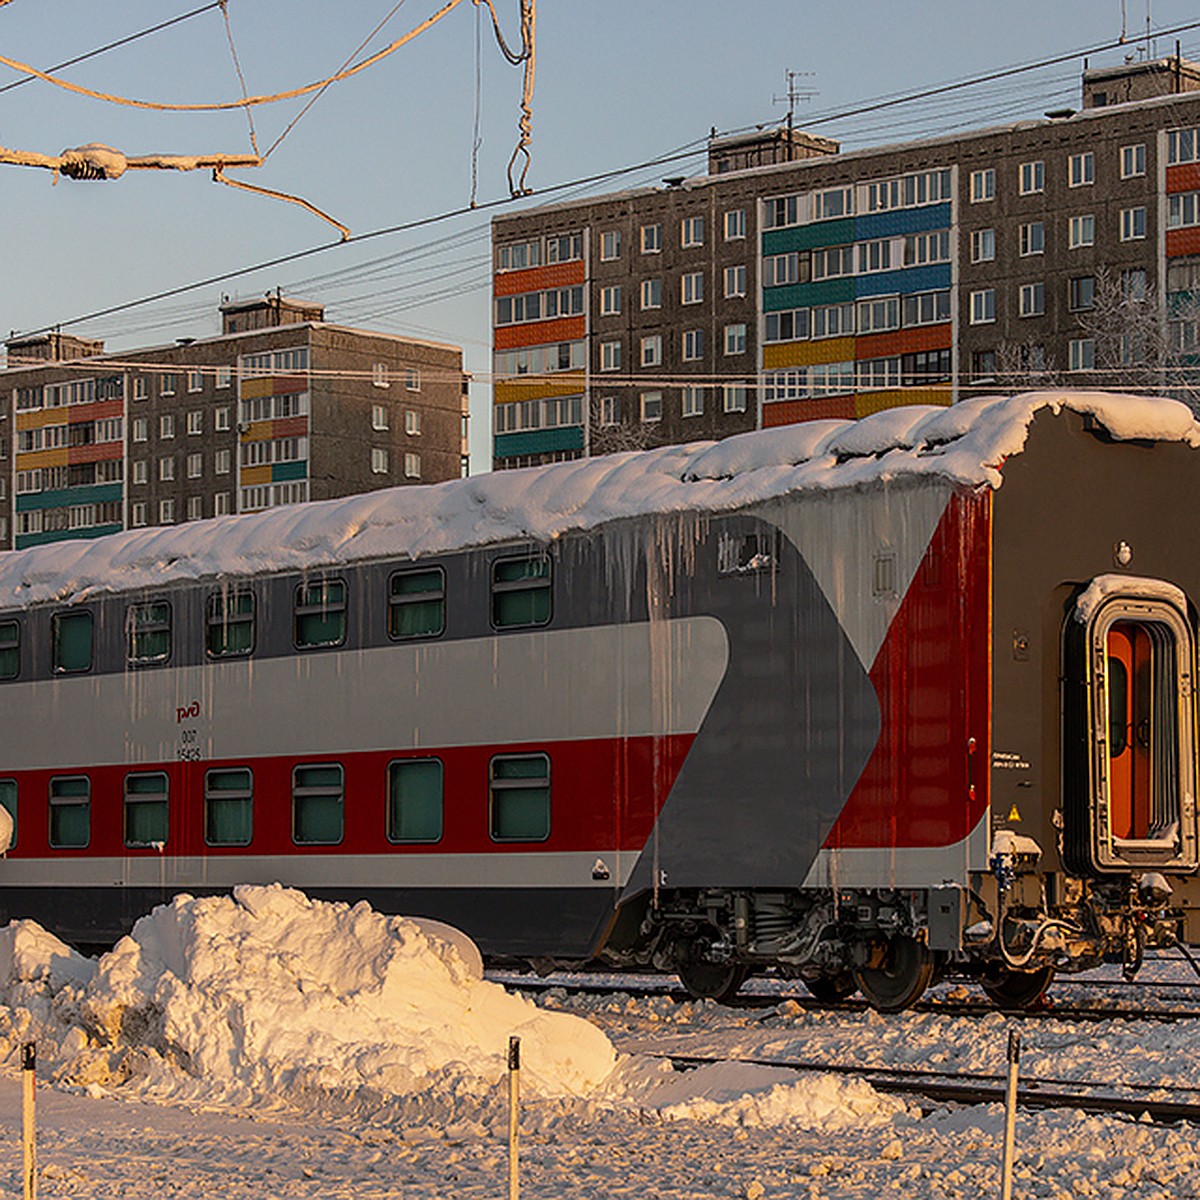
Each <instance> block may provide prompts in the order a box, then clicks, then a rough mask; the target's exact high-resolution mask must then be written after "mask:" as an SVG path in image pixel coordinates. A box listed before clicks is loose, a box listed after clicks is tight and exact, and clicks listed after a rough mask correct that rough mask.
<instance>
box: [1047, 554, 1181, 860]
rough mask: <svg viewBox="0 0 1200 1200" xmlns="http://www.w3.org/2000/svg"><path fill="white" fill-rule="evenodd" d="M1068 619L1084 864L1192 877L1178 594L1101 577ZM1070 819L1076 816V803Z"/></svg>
mask: <svg viewBox="0 0 1200 1200" xmlns="http://www.w3.org/2000/svg"><path fill="white" fill-rule="evenodd" d="M1069 619H1070V620H1071V621H1073V622H1074V623H1075V624H1076V626H1077V628H1078V627H1082V629H1081V630H1080V632H1081V633H1082V637H1077V639H1076V645H1077V646H1078V649H1079V651H1081V652H1082V654H1080V655H1079V657H1081V658H1082V659H1083V661H1082V662H1078V663H1077V666H1081V667H1082V668H1083V670H1082V678H1079V673H1078V671H1077V672H1076V673H1075V674H1076V682H1077V684H1078V686H1079V688H1080V691H1081V693H1082V695H1081V699H1083V700H1085V702H1086V717H1085V720H1084V721H1082V722H1081V723H1080V724H1081V728H1080V729H1079V732H1080V733H1081V734H1083V737H1081V738H1079V739H1078V740H1077V741H1076V743H1075V745H1076V747H1077V749H1078V750H1083V747H1085V746H1086V747H1087V750H1086V752H1085V753H1086V758H1087V760H1088V761H1087V763H1086V785H1087V786H1086V800H1087V802H1086V808H1085V811H1086V817H1085V820H1086V823H1087V825H1088V826H1089V830H1088V833H1089V836H1088V838H1087V841H1088V842H1089V843H1090V846H1089V850H1090V854H1089V857H1090V859H1091V863H1090V866H1091V867H1092V869H1093V870H1096V871H1099V872H1102V873H1107V872H1118V871H1129V870H1133V869H1137V868H1148V867H1156V868H1170V869H1174V870H1192V869H1194V868H1195V867H1196V865H1197V837H1196V802H1195V763H1194V742H1195V733H1194V722H1195V713H1194V698H1193V694H1192V682H1193V673H1194V640H1193V636H1192V629H1191V625H1190V623H1189V621H1188V617H1187V611H1186V602H1185V601H1184V599H1183V595H1182V593H1179V592H1178V591H1177V589H1174V588H1170V587H1169V585H1164V584H1161V583H1157V582H1156V581H1145V580H1136V579H1128V578H1124V577H1119V578H1117V577H1112V576H1106V577H1102V579H1101V580H1098V581H1095V582H1094V583H1093V585H1092V587H1090V588H1089V589H1088V590H1087V591H1085V593H1084V594H1083V595H1082V596H1081V597H1080V599H1079V602H1078V603H1077V605H1076V608H1075V612H1074V613H1073V614H1072V616H1071V618H1069ZM1068 674H1069V675H1070V674H1072V672H1070V671H1068ZM1070 753H1071V742H1070V740H1068V754H1070ZM1078 765H1079V766H1081V767H1082V766H1084V765H1085V764H1082V763H1081V764H1078ZM1076 813H1077V815H1078V816H1084V813H1082V812H1079V807H1078V806H1077V807H1076Z"/></svg>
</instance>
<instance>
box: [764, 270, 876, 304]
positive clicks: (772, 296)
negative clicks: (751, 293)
mask: <svg viewBox="0 0 1200 1200" xmlns="http://www.w3.org/2000/svg"><path fill="white" fill-rule="evenodd" d="M853 299H854V276H853V275H848V276H846V277H845V278H844V279H822V280H821V282H820V283H794V284H791V285H790V286H788V287H777V288H764V289H763V311H764V312H781V311H783V310H784V309H788V308H808V307H809V306H811V305H814V304H845V303H846V301H848V300H853Z"/></svg>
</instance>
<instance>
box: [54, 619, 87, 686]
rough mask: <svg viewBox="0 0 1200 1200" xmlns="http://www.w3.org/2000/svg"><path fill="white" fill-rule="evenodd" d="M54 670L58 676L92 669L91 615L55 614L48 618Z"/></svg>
mask: <svg viewBox="0 0 1200 1200" xmlns="http://www.w3.org/2000/svg"><path fill="white" fill-rule="evenodd" d="M50 630H51V641H52V645H53V654H54V670H55V671H56V672H59V673H60V674H65V673H67V672H71V671H90V670H91V669H92V614H91V613H90V612H87V611H86V610H85V611H83V612H63V613H55V614H54V616H53V617H51V618H50Z"/></svg>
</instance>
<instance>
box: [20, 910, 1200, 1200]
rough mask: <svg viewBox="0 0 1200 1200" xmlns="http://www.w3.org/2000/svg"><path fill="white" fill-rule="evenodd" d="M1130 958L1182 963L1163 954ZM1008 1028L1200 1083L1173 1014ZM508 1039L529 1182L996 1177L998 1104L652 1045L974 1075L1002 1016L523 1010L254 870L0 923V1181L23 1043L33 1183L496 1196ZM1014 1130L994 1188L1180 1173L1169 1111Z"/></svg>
mask: <svg viewBox="0 0 1200 1200" xmlns="http://www.w3.org/2000/svg"><path fill="white" fill-rule="evenodd" d="M1153 969H1154V970H1155V971H1156V972H1157V973H1158V974H1159V975H1160V976H1165V977H1170V976H1171V975H1172V974H1174V975H1175V976H1176V977H1177V978H1179V979H1180V980H1184V979H1186V976H1185V975H1184V974H1183V972H1184V971H1186V970H1187V968H1186V967H1184V966H1183V965H1182V964H1178V965H1176V964H1165V963H1160V964H1155V965H1154V968H1153ZM951 986H953V985H951ZM1067 986H1068V987H1069V986H1070V985H1067ZM1137 995H1138V996H1139V997H1142V996H1143V995H1144V993H1142V992H1138V993H1137ZM1181 995H1182V993H1179V992H1175V993H1169V992H1166V991H1164V992H1163V997H1164V998H1166V997H1168V996H1170V997H1171V998H1172V1000H1173V1001H1174V1002H1176V1003H1179V1002H1181V1000H1180V997H1181ZM1130 998H1131V997H1123V1001H1124V1002H1126V1003H1127V1002H1128V1001H1129V1000H1130ZM1145 1002H1146V1003H1147V1004H1149V1003H1154V1004H1156V1005H1157V1004H1158V1002H1159V998H1158V996H1157V995H1154V993H1151V994H1150V995H1146V996H1145ZM1021 1033H1022V1038H1023V1044H1024V1049H1023V1055H1022V1071H1023V1074H1025V1075H1028V1076H1035V1075H1036V1076H1039V1077H1042V1078H1055V1079H1076V1078H1077V1079H1093V1080H1094V1079H1107V1080H1111V1081H1112V1082H1114V1083H1129V1082H1135V1081H1140V1082H1143V1083H1147V1084H1153V1085H1156V1086H1157V1085H1161V1086H1162V1087H1163V1089H1164V1092H1163V1094H1164V1095H1170V1094H1171V1091H1170V1089H1172V1088H1185V1087H1198V1088H1200V1055H1197V1053H1196V1051H1195V1048H1194V1043H1195V1036H1196V1026H1195V1025H1194V1023H1192V1022H1190V1021H1183V1022H1179V1023H1176V1024H1162V1023H1152V1022H1129V1021H1121V1020H1113V1021H1106V1022H1096V1023H1087V1024H1081V1023H1069V1022H1066V1021H1063V1020H1059V1019H1056V1018H1054V1017H1053V1016H1048V1017H1045V1018H1038V1019H1036V1020H1032V1021H1026V1022H1024V1023H1022V1025H1021ZM510 1034H517V1035H518V1036H520V1037H521V1040H522V1092H523V1106H522V1120H521V1129H522V1157H521V1185H522V1187H521V1190H522V1195H524V1196H527V1197H547V1198H549V1197H556V1198H559V1197H587V1198H588V1200H593V1198H599V1197H606V1198H607V1197H620V1196H637V1197H639V1198H643V1197H644V1198H649V1200H653V1198H655V1197H658V1198H660V1200H666V1198H668V1197H671V1198H675V1197H680V1198H682V1197H688V1198H693V1197H709V1196H712V1197H718V1196H721V1197H724V1196H733V1197H745V1198H747V1200H767V1198H776V1197H779V1198H782V1197H801V1196H803V1197H809V1196H822V1197H831V1198H835V1200H836V1198H846V1197H855V1198H863V1197H875V1196H879V1195H883V1194H885V1193H888V1192H890V1191H893V1190H895V1191H898V1192H903V1193H905V1194H907V1195H909V1196H914V1197H925V1196H929V1197H962V1198H967V1197H969V1198H970V1200H976V1197H978V1196H979V1195H980V1194H995V1193H997V1191H998V1176H999V1143H1000V1135H1001V1129H1002V1123H1003V1117H1002V1113H1001V1112H1000V1110H999V1107H998V1106H983V1107H969V1108H954V1109H951V1108H947V1107H939V1106H935V1105H931V1104H928V1103H926V1104H924V1105H921V1106H918V1105H916V1104H914V1103H905V1102H903V1101H901V1100H898V1099H896V1098H895V1097H892V1096H888V1095H883V1094H881V1093H878V1092H876V1091H875V1090H874V1089H873V1088H871V1087H870V1085H869V1084H868V1083H866V1082H865V1081H862V1080H858V1079H853V1078H846V1077H838V1076H834V1075H831V1074H828V1073H823V1072H820V1071H809V1072H798V1071H795V1070H790V1069H784V1068H771V1067H753V1066H746V1065H737V1064H732V1065H731V1064H719V1065H713V1066H707V1067H701V1068H699V1069H698V1070H695V1071H691V1072H684V1073H679V1072H675V1071H673V1070H672V1069H671V1068H670V1067H669V1066H667V1065H666V1064H664V1063H663V1062H662V1061H661V1060H659V1059H656V1058H654V1057H652V1055H653V1054H661V1053H663V1052H666V1051H678V1052H684V1053H688V1054H695V1055H719V1056H724V1057H737V1056H744V1057H756V1058H788V1059H803V1060H806V1061H813V1062H822V1061H824V1062H830V1063H851V1062H853V1063H864V1064H879V1063H889V1064H894V1065H895V1064H904V1065H922V1066H927V1067H936V1068H938V1069H942V1070H955V1069H964V1070H970V1071H991V1072H997V1073H998V1072H1001V1071H1002V1070H1003V1065H1004V1062H1003V1060H1004V1049H1005V1043H1006V1037H1007V1022H1006V1019H1005V1018H1004V1017H1002V1016H1001V1015H999V1014H994V1015H990V1016H987V1017H984V1018H965V1017H953V1016H947V1015H944V1014H939V1013H936V1012H924V1013H915V1014H904V1015H901V1016H891V1017H880V1016H878V1015H876V1014H873V1013H865V1012H864V1013H847V1012H836V1013H835V1012H825V1011H822V1012H812V1011H807V1010H805V1009H803V1008H801V1007H800V1006H799V1005H796V1004H795V1003H794V1002H791V1001H788V1000H781V1002H780V1003H779V1004H778V1005H775V1006H773V1007H770V1008H756V1009H731V1008H726V1007H722V1006H720V1005H715V1004H711V1003H677V1002H675V1001H673V1000H671V999H669V998H667V997H664V996H644V995H630V994H622V993H608V994H605V995H602V996H578V995H570V994H567V993H565V992H562V991H551V992H549V993H547V994H546V995H544V996H543V997H541V998H540V1000H539V1002H538V1004H536V1005H535V1004H534V1003H533V1002H531V1001H530V1000H528V999H526V998H524V997H521V996H515V995H512V994H510V993H508V992H506V991H505V990H504V988H502V987H500V986H499V985H498V984H495V983H493V982H490V981H488V980H485V979H483V978H481V977H480V973H479V964H478V960H477V958H476V956H475V955H474V954H473V948H472V947H471V946H470V944H469V943H468V942H466V941H465V939H462V938H461V936H456V935H454V933H453V932H452V931H447V930H446V929H445V928H444V927H437V926H432V925H428V924H422V923H418V922H411V921H406V920H403V919H400V918H385V917H382V916H379V915H378V914H376V913H374V912H372V911H371V910H370V909H368V908H366V906H363V905H359V906H356V907H354V908H350V907H347V906H344V905H328V904H322V903H318V902H314V901H310V900H308V899H307V898H305V897H304V896H302V895H300V894H299V893H297V892H292V891H288V890H286V889H283V888H279V887H273V888H244V889H239V890H238V891H237V893H236V894H235V896H234V897H215V898H207V899H203V900H191V899H186V898H182V899H178V900H177V901H176V902H175V903H174V904H172V905H170V906H167V907H165V908H163V909H159V910H156V912H155V913H154V914H153V915H152V916H150V917H148V918H145V919H144V920H143V921H142V922H141V923H140V924H139V926H138V927H137V929H135V931H134V936H133V937H132V938H130V939H126V940H125V941H124V942H122V943H121V944H120V945H119V946H118V947H117V948H116V949H115V950H114V951H113V952H112V953H111V954H109V955H107V956H105V957H104V958H103V959H102V960H100V961H99V963H97V962H95V961H93V960H90V959H81V958H80V957H78V956H77V955H74V954H73V953H71V952H70V951H69V950H67V948H66V947H65V946H62V945H61V943H58V942H57V941H56V940H55V939H53V938H52V937H51V936H50V935H49V934H47V933H45V932H44V931H42V930H40V929H38V928H37V927H36V926H33V925H31V924H29V923H17V924H14V925H12V926H9V927H8V928H7V929H4V930H0V1062H2V1063H3V1064H4V1070H3V1076H2V1077H0V1139H3V1141H4V1142H5V1143H6V1144H7V1146H8V1148H9V1149H8V1153H7V1154H5V1155H4V1156H3V1157H2V1158H0V1196H3V1195H13V1196H18V1195H20V1194H21V1178H20V1130H21V1090H20V1080H19V1070H18V1064H19V1052H20V1045H21V1043H22V1042H24V1041H26V1040H29V1039H35V1040H36V1041H37V1044H38V1053H39V1079H40V1081H41V1086H40V1088H39V1101H38V1103H39V1135H40V1136H39V1151H40V1163H41V1195H42V1196H43V1197H53V1196H105V1197H107V1196H114V1197H116V1196H128V1197H137V1198H148V1197H158V1196H164V1197H167V1196H185V1197H197V1198H198V1197H211V1196H214V1195H222V1196H228V1197H239V1196H247V1197H248V1196H255V1197H280V1198H284V1197H287V1198H291V1197H301V1196H304V1197H313V1196H320V1197H342V1196H345V1197H350V1196H353V1197H356V1198H367V1200H370V1198H374V1197H400V1196H404V1197H449V1196H454V1197H460V1196H461V1197H485V1196H486V1197H496V1196H503V1195H506V1194H507V1150H506V1135H507V1119H508V1114H507V1103H506V1085H505V1053H506V1049H507V1041H508V1037H509V1035H510ZM1181 1098H1187V1099H1194V1097H1193V1096H1191V1095H1190V1094H1186V1093H1185V1094H1184V1095H1183V1096H1182V1097H1181ZM1017 1143H1018V1152H1019V1160H1018V1167H1017V1181H1016V1189H1015V1194H1016V1195H1017V1196H1050V1197H1075V1196H1079V1195H1101V1196H1109V1197H1123V1196H1130V1197H1132V1196H1138V1197H1142V1196H1145V1197H1151V1196H1161V1197H1164V1200H1165V1198H1166V1197H1170V1198H1171V1200H1179V1198H1180V1197H1184V1196H1194V1195H1198V1194H1200V1157H1198V1153H1200V1136H1198V1131H1197V1130H1195V1129H1193V1128H1188V1127H1180V1128H1174V1129H1172V1128H1163V1127H1160V1126H1155V1125H1150V1124H1148V1123H1145V1122H1135V1121H1129V1120H1122V1119H1117V1118H1098V1117H1088V1116H1085V1115H1083V1114H1082V1113H1079V1112H1055V1113H1024V1112H1023V1113H1022V1114H1021V1115H1020V1118H1019V1120H1018V1127H1017Z"/></svg>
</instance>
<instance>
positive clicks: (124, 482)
mask: <svg viewBox="0 0 1200 1200" xmlns="http://www.w3.org/2000/svg"><path fill="white" fill-rule="evenodd" d="M220 313H221V320H222V334H221V335H220V336H219V337H211V338H202V339H197V340H193V339H190V338H184V339H180V340H179V341H178V342H177V343H175V344H173V345H168V346H155V347H150V348H146V349H138V350H130V351H126V352H122V353H120V354H106V353H104V347H103V343H101V342H96V341H93V340H90V339H84V338H77V337H72V336H70V335H66V334H61V333H51V334H46V335H41V336H39V337H34V338H28V339H16V340H10V341H9V342H7V343H6V346H7V351H8V367H7V369H5V370H3V371H0V549H20V548H22V547H24V546H33V545H38V544H40V543H43V542H53V541H61V540H64V539H67V538H80V537H97V536H100V535H102V534H106V533H112V532H115V531H118V530H121V529H128V528H134V527H138V526H144V525H168V524H172V523H175V522H178V521H191V520H199V519H202V518H205V517H213V516H222V515H225V514H230V513H242V512H257V511H261V510H262V509H265V508H271V507H274V506H277V505H282V504H294V503H298V502H300V501H304V500H321V499H327V498H331V497H335V496H345V495H350V494H352V493H356V492H365V491H371V490H374V489H376V488H383V487H392V486H397V485H400V484H407V483H435V482H438V481H440V480H444V479H452V478H458V477H459V476H460V475H462V474H465V472H466V461H467V459H466V456H467V446H466V434H467V430H466V425H467V376H466V375H465V373H464V371H463V362H462V351H461V349H460V348H459V347H457V346H449V345H442V344H439V343H434V342H424V341H419V340H414V339H411V338H404V337H396V336H393V335H390V334H385V333H374V332H368V331H365V330H360V329H350V328H346V327H343V326H339V325H333V324H328V323H326V322H325V320H324V310H323V308H322V306H321V305H319V304H307V303H302V302H299V301H295V300H289V299H287V298H286V297H281V296H278V295H270V296H267V297H265V298H263V299H261V300H252V301H248V302H233V303H225V304H222V305H221V309H220Z"/></svg>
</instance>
